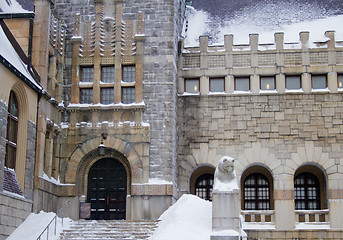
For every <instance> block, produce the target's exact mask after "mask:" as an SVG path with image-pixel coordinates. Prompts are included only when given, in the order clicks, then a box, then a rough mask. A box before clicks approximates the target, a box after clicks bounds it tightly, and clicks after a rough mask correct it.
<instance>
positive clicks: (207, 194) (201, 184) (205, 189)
mask: <svg viewBox="0 0 343 240" xmlns="http://www.w3.org/2000/svg"><path fill="white" fill-rule="evenodd" d="M212 189H213V174H204V175H201V176H200V177H199V178H198V179H197V180H196V182H195V194H196V195H197V196H198V197H200V198H202V199H205V200H208V201H212Z"/></svg>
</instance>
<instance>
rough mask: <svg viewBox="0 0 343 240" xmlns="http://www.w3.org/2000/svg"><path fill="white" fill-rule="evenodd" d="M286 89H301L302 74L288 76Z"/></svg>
mask: <svg viewBox="0 0 343 240" xmlns="http://www.w3.org/2000/svg"><path fill="white" fill-rule="evenodd" d="M286 89H287V90H295V89H301V76H286Z"/></svg>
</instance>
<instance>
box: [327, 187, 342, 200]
mask: <svg viewBox="0 0 343 240" xmlns="http://www.w3.org/2000/svg"><path fill="white" fill-rule="evenodd" d="M328 199H343V189H329V190H328Z"/></svg>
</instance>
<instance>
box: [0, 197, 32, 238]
mask: <svg viewBox="0 0 343 240" xmlns="http://www.w3.org/2000/svg"><path fill="white" fill-rule="evenodd" d="M31 210H32V202H31V201H30V200H26V199H24V198H22V197H16V196H14V195H12V194H6V193H0V223H1V224H0V239H1V240H4V239H6V238H7V237H8V236H9V235H10V234H11V233H12V232H13V231H14V230H15V229H16V228H17V227H18V226H19V225H20V224H21V223H22V222H23V221H24V220H25V219H26V218H27V217H28V216H29V214H30V213H31Z"/></svg>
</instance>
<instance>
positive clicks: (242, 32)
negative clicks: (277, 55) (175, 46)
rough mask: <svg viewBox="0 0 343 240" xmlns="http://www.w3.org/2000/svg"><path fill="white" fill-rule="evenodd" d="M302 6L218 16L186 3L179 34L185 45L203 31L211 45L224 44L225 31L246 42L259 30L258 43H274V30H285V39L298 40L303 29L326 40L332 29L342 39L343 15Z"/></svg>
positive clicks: (196, 42)
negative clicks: (181, 28)
mask: <svg viewBox="0 0 343 240" xmlns="http://www.w3.org/2000/svg"><path fill="white" fill-rule="evenodd" d="M304 6H305V5H299V6H298V5H297V6H295V7H294V6H293V7H289V8H287V6H283V5H281V6H278V8H277V7H276V6H275V5H261V6H253V7H255V8H256V9H250V8H246V9H243V10H241V11H239V12H238V13H237V15H234V16H230V17H228V16H222V17H221V18H220V17H218V16H213V15H211V14H210V13H209V12H207V11H204V10H197V9H195V8H193V7H190V6H187V10H186V21H185V24H184V27H183V34H182V35H183V37H184V38H185V41H184V45H185V47H192V46H198V45H199V36H202V35H207V36H209V42H210V44H211V45H223V44H224V35H228V34H233V35H234V44H248V43H249V34H252V33H258V34H259V42H260V43H273V42H274V33H275V32H284V33H285V35H284V36H285V43H290V42H299V33H300V32H302V31H309V32H310V41H312V42H315V41H326V40H327V38H326V37H325V36H324V33H325V31H328V30H335V31H336V40H343V29H342V28H341V27H340V25H341V23H342V21H343V15H334V14H330V13H326V12H324V13H321V12H320V9H318V8H314V7H313V6H312V8H314V9H304ZM298 8H302V10H299V9H298ZM297 9H298V10H297ZM274 12H282V15H280V14H273V13H274ZM295 13H297V15H294V14H295ZM301 14H302V15H301ZM270 16H273V17H270ZM275 17H278V19H275Z"/></svg>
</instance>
